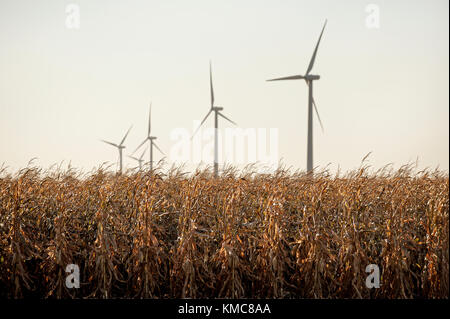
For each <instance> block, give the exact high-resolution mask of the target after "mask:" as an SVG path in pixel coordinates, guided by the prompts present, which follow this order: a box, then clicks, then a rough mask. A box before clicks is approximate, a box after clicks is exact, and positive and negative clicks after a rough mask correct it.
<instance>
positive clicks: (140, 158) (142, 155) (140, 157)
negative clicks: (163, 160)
mask: <svg viewBox="0 0 450 319" xmlns="http://www.w3.org/2000/svg"><path fill="white" fill-rule="evenodd" d="M144 142H145V141H144ZM147 150H148V146H147V147H146V148H145V150H144V152H142V155H141V157H139V159H140V160H142V158H143V157H144V154H145V152H147Z"/></svg>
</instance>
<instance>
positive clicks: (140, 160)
mask: <svg viewBox="0 0 450 319" xmlns="http://www.w3.org/2000/svg"><path fill="white" fill-rule="evenodd" d="M147 149H148V147H146V148H145V150H144V151H143V152H142V155H141V156H140V157H139V158H137V157H134V156H131V155H129V156H128V157H129V158H132V159H134V160H135V161H137V162H138V163H139V170H141V169H142V163H143V162H144V160H143V159H142V158H143V157H144V155H145V152H147Z"/></svg>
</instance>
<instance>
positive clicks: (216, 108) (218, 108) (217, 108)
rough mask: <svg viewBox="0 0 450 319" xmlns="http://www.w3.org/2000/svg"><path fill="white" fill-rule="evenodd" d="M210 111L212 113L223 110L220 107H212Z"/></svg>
mask: <svg viewBox="0 0 450 319" xmlns="http://www.w3.org/2000/svg"><path fill="white" fill-rule="evenodd" d="M211 110H213V111H222V110H223V107H221V106H213V107H212V108H211Z"/></svg>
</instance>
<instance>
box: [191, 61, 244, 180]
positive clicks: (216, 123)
mask: <svg viewBox="0 0 450 319" xmlns="http://www.w3.org/2000/svg"><path fill="white" fill-rule="evenodd" d="M209 85H210V91H211V108H210V109H209V112H208V113H207V114H206V116H205V117H204V118H203V120H202V121H201V123H200V125H199V126H198V128H197V129H196V130H195V132H194V134H192V137H194V135H195V134H196V133H197V132H198V130H199V129H200V127H201V126H202V125H203V123H205V121H206V119H207V118H208V116H209V114H211V112H214V177H217V176H219V136H218V129H219V118H218V117H219V116H221V117H223V118H224V119H225V120H227V121H229V122H230V123H232V124H234V125H237V124H236V123H235V122H233V121H232V120H230V119H229V118H228V117H226V116H225V115H223V114H222V113H221V112H220V111H222V110H223V107H221V106H214V89H213V82H212V70H211V62H209ZM192 137H191V139H192Z"/></svg>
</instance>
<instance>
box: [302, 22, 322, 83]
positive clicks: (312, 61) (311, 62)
mask: <svg viewBox="0 0 450 319" xmlns="http://www.w3.org/2000/svg"><path fill="white" fill-rule="evenodd" d="M326 25H327V20H325V23H324V25H323V28H322V32H321V33H320V36H319V41H317V44H316V48H315V49H314V53H313V55H312V57H311V61H309V66H308V70H307V71H306V75H308V74H309V72H311V70H312V68H313V66H314V60H315V59H316V54H317V49H318V48H319V43H320V40H321V39H322V34H323V30H325V26H326Z"/></svg>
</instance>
